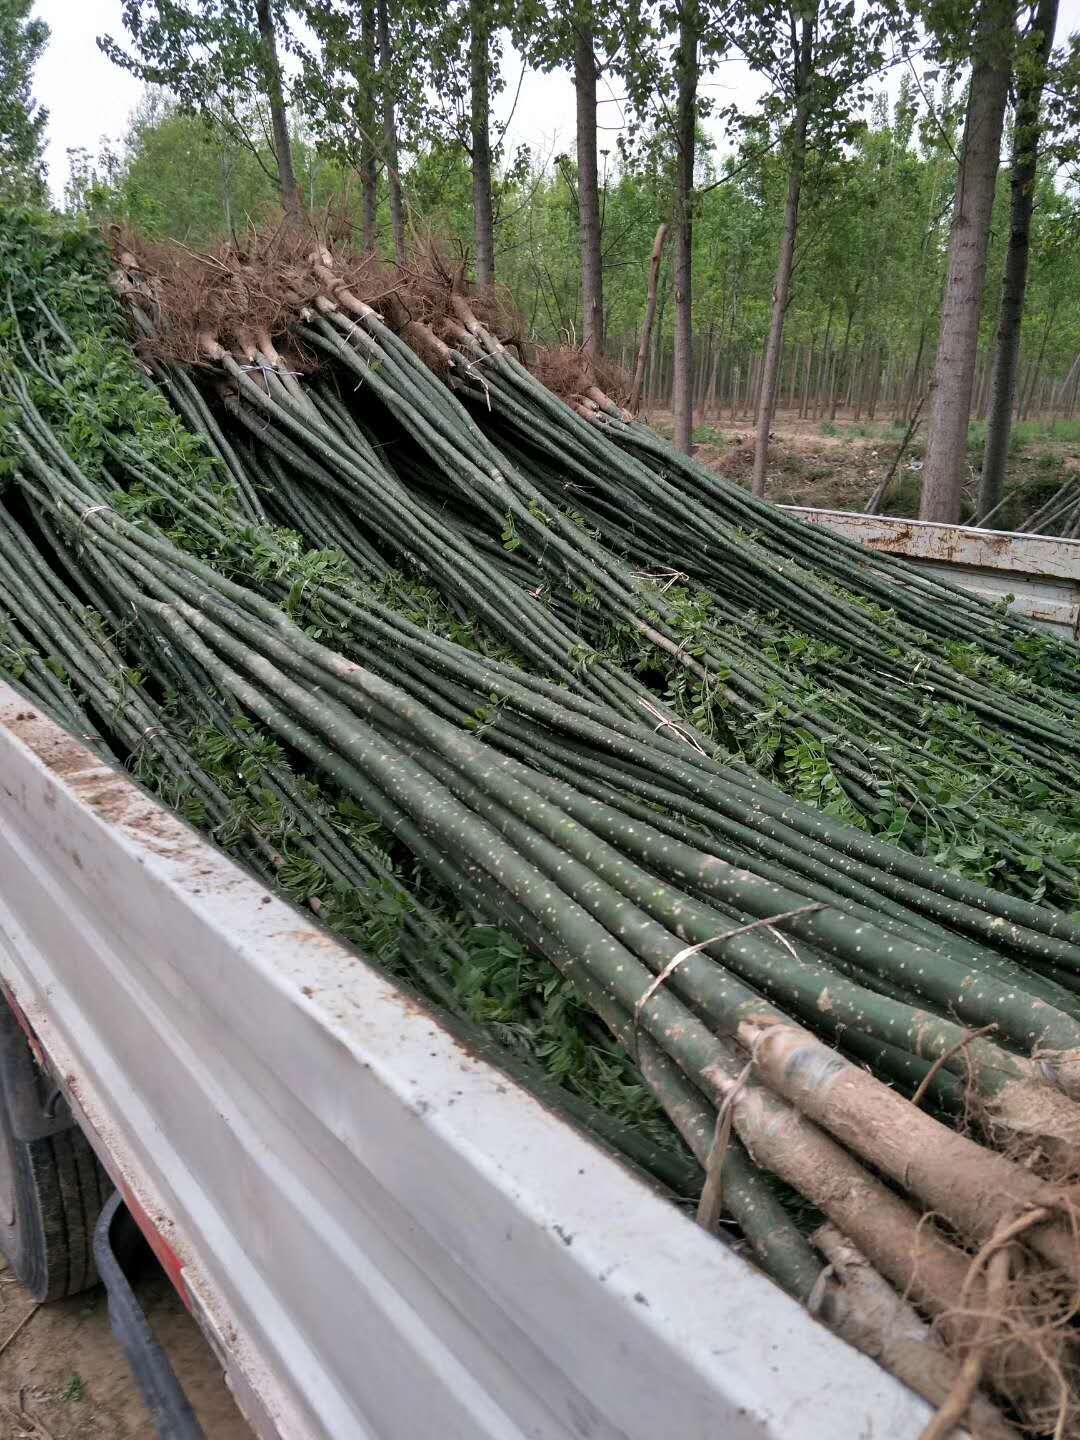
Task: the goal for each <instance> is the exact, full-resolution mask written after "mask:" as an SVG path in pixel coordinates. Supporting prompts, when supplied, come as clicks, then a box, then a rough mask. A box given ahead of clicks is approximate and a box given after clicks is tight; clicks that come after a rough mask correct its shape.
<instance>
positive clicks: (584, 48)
mask: <svg viewBox="0 0 1080 1440" xmlns="http://www.w3.org/2000/svg"><path fill="white" fill-rule="evenodd" d="M594 46H595V41H594V36H593V27H592V22H591V19H590V18H589V15H588V13H587V12H586V11H584V10H582V11H581V13H580V14H579V15H578V16H576V17H575V20H574V96H575V100H576V108H577V171H578V207H579V209H580V212H581V318H582V345H583V348H584V349H585V351H586V353H587V354H589V355H602V354H603V353H604V257H603V249H602V244H601V241H602V235H601V222H600V177H599V173H598V170H597V164H596V82H597V76H598V71H599V67H598V66H597V63H596V50H595V48H594Z"/></svg>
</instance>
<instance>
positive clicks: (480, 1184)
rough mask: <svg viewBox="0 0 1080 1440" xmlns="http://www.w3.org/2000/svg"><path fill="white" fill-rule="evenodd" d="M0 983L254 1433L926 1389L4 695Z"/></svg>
mask: <svg viewBox="0 0 1080 1440" xmlns="http://www.w3.org/2000/svg"><path fill="white" fill-rule="evenodd" d="M0 979H2V981H3V983H4V985H5V986H6V987H7V988H8V989H9V991H10V992H11V993H12V994H13V996H14V998H15V1000H16V1001H17V1004H18V1006H19V1007H20V1009H21V1010H22V1012H23V1015H24V1016H25V1017H26V1019H27V1020H28V1021H29V1024H30V1025H31V1026H32V1028H33V1031H34V1034H35V1035H36V1037H37V1040H38V1042H39V1043H40V1045H41V1047H42V1049H43V1050H44V1052H45V1055H46V1056H47V1058H48V1061H49V1062H50V1064H51V1066H52V1068H53V1071H54V1073H55V1074H56V1075H57V1076H58V1077H60V1079H61V1084H62V1086H63V1088H64V1090H65V1093H66V1094H67V1095H68V1098H69V1100H70V1101H71V1104H72V1108H73V1112H74V1113H75V1115H76V1117H77V1118H78V1119H79V1121H80V1123H81V1124H83V1125H84V1127H85V1129H86V1130H87V1133H88V1134H89V1135H90V1137H91V1139H92V1140H93V1141H94V1143H95V1146H96V1148H98V1150H99V1153H100V1155H101V1158H102V1160H103V1163H105V1164H106V1166H107V1168H108V1169H109V1170H110V1172H111V1173H112V1175H113V1177H114V1179H115V1180H116V1181H117V1182H118V1184H119V1185H120V1187H121V1189H122V1190H123V1191H124V1193H125V1195H126V1196H127V1197H128V1199H129V1204H130V1205H131V1206H132V1208H133V1212H134V1213H135V1214H136V1216H137V1218H139V1219H140V1223H143V1224H144V1225H147V1224H149V1225H150V1226H151V1227H153V1229H154V1230H156V1232H157V1236H156V1239H157V1245H158V1249H159V1253H161V1254H162V1255H163V1257H164V1258H165V1261H166V1264H167V1265H169V1267H170V1268H171V1270H172V1272H173V1274H174V1279H175V1280H176V1282H177V1283H178V1288H180V1290H181V1293H182V1294H183V1295H184V1296H185V1298H186V1300H187V1302H188V1304H189V1306H190V1308H191V1309H192V1311H193V1313H194V1314H195V1316H196V1318H197V1319H198V1320H199V1322H200V1324H201V1325H202V1327H203V1329H204V1330H205V1332H206V1333H207V1335H208V1338H210V1340H211V1343H212V1344H213V1345H214V1347H215V1349H216V1351H217V1353H218V1355H219V1357H220V1359H221V1362H222V1364H223V1367H224V1369H225V1371H226V1375H227V1377H228V1379H229V1382H230V1384H231V1385H232V1387H233V1390H234V1392H235V1394H236V1395H237V1398H238V1401H239V1403H240V1405H241V1407H242V1409H243V1410H244V1412H245V1414H246V1415H247V1417H248V1419H249V1420H250V1422H251V1424H252V1426H253V1429H254V1430H255V1431H256V1433H257V1434H258V1435H259V1436H262V1437H288V1440H301V1437H303V1440H315V1437H318V1440H326V1437H329V1440H367V1437H372V1440H376V1437H377V1440H524V1437H530V1440H574V1437H576V1440H582V1437H589V1440H615V1437H626V1440H717V1437H720V1436H722V1437H724V1440H742V1437H747V1440H749V1437H754V1440H765V1437H777V1440H817V1437H821V1440H825V1437H829V1440H835V1437H836V1436H843V1437H845V1440H846V1437H852V1440H856V1437H865V1440H871V1437H881V1440H884V1437H886V1436H888V1437H890V1440H905V1437H914V1436H915V1435H917V1434H918V1433H919V1431H920V1430H921V1429H922V1426H923V1425H924V1424H925V1422H926V1419H927V1409H926V1406H925V1405H924V1404H923V1402H922V1401H920V1400H918V1399H917V1398H916V1397H915V1396H914V1395H912V1394H911V1393H910V1392H908V1391H907V1390H906V1389H905V1388H904V1387H903V1386H901V1385H900V1384H899V1383H897V1382H896V1381H894V1380H893V1379H891V1378H890V1377H889V1376H887V1375H886V1374H885V1373H884V1372H883V1371H881V1370H879V1369H878V1368H877V1367H876V1366H875V1365H874V1364H873V1363H872V1362H871V1361H869V1360H867V1359H865V1358H864V1357H863V1356H861V1355H859V1354H857V1353H856V1352H854V1351H852V1350H850V1349H848V1348H847V1347H846V1346H845V1345H844V1344H842V1343H841V1342H840V1341H839V1340H837V1339H836V1338H834V1337H833V1336H832V1335H831V1334H830V1333H829V1332H828V1331H826V1330H825V1329H824V1328H823V1327H822V1326H819V1325H818V1324H817V1323H816V1322H815V1321H814V1320H812V1319H811V1318H810V1316H809V1315H808V1314H807V1313H806V1312H805V1311H804V1310H803V1309H802V1307H800V1306H799V1305H797V1304H795V1303H794V1302H793V1301H791V1300H790V1299H788V1297H787V1296H785V1295H784V1294H783V1293H781V1291H780V1290H779V1289H777V1288H776V1287H775V1286H774V1285H772V1284H771V1283H770V1282H769V1281H768V1280H766V1279H765V1278H764V1277H763V1276H761V1275H760V1274H758V1273H757V1272H756V1271H755V1270H753V1269H752V1268H751V1267H750V1266H749V1265H748V1264H746V1263H745V1262H744V1261H743V1260H742V1259H740V1258H739V1257H738V1256H737V1255H736V1254H734V1253H733V1252H732V1251H731V1250H729V1249H728V1248H726V1247H725V1246H724V1245H723V1244H719V1243H717V1241H716V1240H715V1239H713V1238H711V1237H708V1236H706V1235H705V1234H703V1233H702V1232H701V1231H700V1230H699V1229H698V1228H697V1226H695V1225H694V1224H693V1223H692V1222H691V1221H690V1220H689V1219H687V1218H686V1217H684V1216H683V1215H681V1214H680V1213H679V1212H678V1211H677V1210H676V1209H675V1207H673V1206H672V1205H670V1204H669V1203H667V1202H666V1201H665V1200H663V1199H662V1198H661V1197H660V1196H658V1195H656V1194H655V1193H654V1192H653V1191H652V1190H651V1189H650V1188H649V1187H648V1186H647V1185H645V1184H643V1183H642V1182H640V1181H639V1180H637V1179H636V1178H635V1177H633V1176H632V1175H631V1174H630V1173H629V1172H627V1171H626V1170H624V1169H623V1167H622V1166H620V1165H619V1164H618V1163H616V1162H615V1161H614V1160H612V1159H611V1158H610V1157H608V1156H607V1155H606V1154H604V1153H602V1152H601V1151H600V1150H599V1149H597V1148H596V1147H594V1146H592V1145H591V1144H589V1143H588V1141H586V1140H585V1139H584V1138H583V1137H581V1136H580V1135H579V1134H577V1133H576V1132H575V1131H574V1130H573V1129H572V1128H570V1127H569V1126H567V1125H566V1124H565V1123H563V1122H562V1121H561V1120H559V1119H558V1118H557V1117H555V1116H554V1115H552V1114H551V1113H550V1112H548V1111H547V1110H546V1109H545V1108H544V1107H543V1106H542V1105H541V1104H540V1103H539V1102H538V1101H537V1100H536V1099H534V1098H533V1097H532V1096H530V1095H528V1094H527V1093H526V1092H524V1091H522V1090H521V1089H520V1088H519V1087H517V1086H516V1085H515V1084H514V1083H513V1082H512V1081H510V1080H508V1079H507V1078H505V1077H504V1076H503V1075H502V1074H501V1073H500V1072H499V1071H497V1070H496V1069H494V1068H492V1067H491V1066H490V1065H488V1064H486V1063H484V1062H483V1061H481V1060H479V1059H477V1058H475V1057H474V1056H473V1055H471V1054H470V1053H468V1051H467V1050H466V1049H464V1048H463V1047H461V1046H460V1045H459V1044H457V1043H456V1042H455V1040H454V1039H453V1038H452V1037H451V1036H450V1035H449V1034H448V1033H447V1032H446V1031H445V1030H444V1029H443V1028H442V1027H441V1026H440V1025H439V1023H438V1022H437V1020H436V1019H434V1018H433V1017H432V1016H431V1015H430V1014H429V1013H428V1012H427V1010H426V1009H425V1008H424V1007H423V1006H421V1005H419V1004H417V1003H416V1002H415V1001H414V1000H411V999H410V998H408V997H407V996H405V995H404V994H403V993H402V992H401V991H400V990H398V989H397V988H395V987H394V986H393V985H392V984H391V983H389V982H388V981H387V980H386V979H385V978H384V977H382V976H381V975H380V974H379V973H378V972H377V971H375V970H374V969H373V968H371V967H370V966H368V965H367V964H366V963H365V962H364V961H363V960H362V959H360V958H359V957H358V956H357V955H356V954H355V953H353V952H352V951H350V950H348V949H347V948H345V947H344V946H343V945H341V944H339V943H338V942H337V941H336V940H334V939H333V938H332V937H330V936H329V935H328V934H326V933H325V932H324V931H322V930H320V929H318V928H317V927H316V926H315V925H314V924H312V923H311V922H310V921H309V920H308V919H307V917H306V916H304V915H302V914H301V913H300V912H298V911H297V910H295V909H293V908H292V907H291V906H289V905H287V904H285V903H283V902H281V901H279V900H277V899H276V898H274V897H272V896H271V895H270V894H269V892H267V891H266V890H265V889H264V888H263V887H262V886H261V885H259V884H258V883H257V882H256V881H254V880H253V879H251V878H249V877H248V876H247V875H246V874H245V873H244V872H242V871H241V870H240V869H239V868H238V867H237V866H236V865H234V864H233V863H232V862H231V861H230V860H228V859H227V858H225V857H224V856H222V855H221V854H219V853H218V852H217V851H216V850H214V849H213V848H212V847H210V846H209V845H207V844H206V843H205V842H204V841H203V840H201V839H200V838H199V836H197V835H196V834H195V833H194V832H193V831H192V830H190V829H189V828H188V827H187V826H185V825H184V824H183V823H181V822H180V821H178V820H177V819H176V818H174V817H173V816H172V815H171V814H170V813H168V812H167V811H166V810H164V809H162V807H161V806H160V805H158V804H157V803H156V802H155V801H154V800H152V799H151V798H149V797H148V796H147V795H146V794H145V793H144V792H143V791H141V790H140V789H139V788H138V787H137V786H136V785H135V784H133V783H132V782H131V780H130V779H128V777H127V776H125V775H123V774H122V773H119V772H118V771H116V770H115V769H112V768H110V767H108V766H106V765H103V764H102V762H101V760H100V759H99V758H98V757H97V756H96V755H95V754H94V753H93V752H91V751H90V750H88V749H87V748H86V747H85V746H83V745H82V744H81V743H79V742H78V741H76V740H73V739H72V738H71V737H70V736H68V735H67V734H66V733H65V732H64V731H62V730H60V729H58V728H57V727H56V726H55V725H53V724H52V723H51V722H49V721H48V720H46V719H45V718H44V717H43V716H42V715H41V714H40V712H38V711H37V710H35V709H34V708H33V707H32V706H31V705H29V704H27V702H26V701H24V700H23V699H22V698H20V697H19V696H18V695H17V694H16V693H15V692H14V691H13V690H11V689H10V688H9V687H7V686H4V685H0Z"/></svg>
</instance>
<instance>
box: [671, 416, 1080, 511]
mask: <svg viewBox="0 0 1080 1440" xmlns="http://www.w3.org/2000/svg"><path fill="white" fill-rule="evenodd" d="M648 418H649V420H650V421H651V422H652V423H653V424H654V425H655V426H656V428H657V429H658V430H660V431H662V432H663V433H665V434H668V435H670V434H671V433H672V429H673V425H672V419H671V415H670V413H668V412H664V411H658V412H654V413H653V414H651V415H649V417H648ZM905 428H906V427H905V426H904V425H902V424H896V423H894V422H893V420H892V419H891V417H889V416H886V417H884V418H882V417H880V416H879V417H878V418H876V419H874V420H873V421H871V420H868V419H865V418H864V419H863V420H860V421H855V420H854V419H853V418H852V417H850V416H846V415H844V414H843V413H841V414H839V415H838V416H837V418H836V419H835V420H833V421H830V420H828V419H823V418H819V419H799V417H798V415H797V414H795V413H788V412H781V413H780V414H778V415H777V417H776V419H775V421H774V422H773V435H774V437H775V438H774V440H773V443H772V444H771V445H770V447H769V490H768V496H769V499H770V500H775V501H776V503H777V504H779V505H818V506H821V507H822V508H824V509H831V510H862V509H864V508H865V505H866V502H867V500H868V499H869V497H870V495H871V494H872V493H873V492H874V490H875V488H876V487H877V485H878V483H879V482H880V481H881V480H882V479H883V478H884V476H885V474H886V472H887V471H888V470H889V468H890V467H891V465H892V463H893V460H894V459H895V457H896V453H897V449H898V447H899V445H900V442H901V440H902V438H903V435H904V430H905ZM1016 430H1017V431H1018V432H1019V433H1017V434H1016V435H1015V437H1014V445H1013V448H1012V450H1011V452H1010V456H1009V464H1008V476H1007V480H1006V490H1007V491H1011V490H1013V488H1014V487H1015V495H1014V497H1013V498H1012V499H1011V500H1009V501H1008V502H1007V503H1006V505H1005V506H1004V507H1003V508H1002V510H1001V513H1000V517H999V518H998V519H997V520H996V521H995V525H997V526H998V527H999V528H1000V529H1002V530H1007V529H1010V528H1012V527H1013V526H1014V525H1016V524H1018V523H1019V522H1020V521H1021V520H1022V519H1023V517H1024V516H1025V515H1028V514H1031V513H1032V511H1033V510H1035V509H1037V508H1038V506H1039V505H1040V504H1042V503H1043V501H1044V500H1045V499H1047V498H1049V496H1050V494H1051V493H1052V492H1053V491H1054V490H1056V489H1057V488H1058V487H1059V486H1060V485H1062V484H1063V483H1064V482H1065V481H1066V480H1068V479H1070V478H1072V476H1074V475H1076V474H1077V473H1078V472H1080V424H1078V423H1077V422H1075V421H1065V422H1057V423H1055V424H1054V425H1053V426H1050V425H1048V424H1040V423H1039V422H1030V423H1027V422H1025V424H1023V425H1018V426H1017V427H1016ZM980 434H981V427H978V426H974V427H973V430H972V442H971V448H970V453H969V465H968V470H969V483H968V485H967V487H966V495H967V499H968V503H969V506H971V505H973V503H974V499H975V493H976V489H977V485H978V471H979V466H980V464H981V458H982V456H981V448H980V446H981V438H980ZM694 440H695V445H696V449H695V456H696V458H697V459H698V460H700V461H702V462H703V463H704V464H706V465H708V466H710V468H712V469H715V470H718V471H719V472H720V473H721V474H724V475H727V476H728V477H729V478H730V479H732V480H735V481H737V482H738V483H740V484H745V485H746V486H749V484H750V471H751V467H752V466H753V461H754V425H753V420H752V418H751V417H749V416H737V417H736V418H735V419H734V420H732V419H731V417H730V416H729V415H727V414H725V415H724V416H722V417H718V418H715V419H708V418H706V417H701V418H700V423H698V424H697V426H696V427H695V430H694ZM925 441H926V436H925V431H924V429H923V428H919V429H918V430H916V432H915V435H914V436H913V438H912V440H911V442H910V444H909V445H908V447H907V449H906V450H905V452H904V454H903V457H902V458H901V461H900V463H899V465H898V466H897V468H896V472H895V474H894V476H893V479H892V481H891V483H890V489H889V492H888V499H887V501H886V504H885V505H884V507H883V513H884V514H887V515H900V516H909V515H916V514H917V513H918V509H919V486H920V478H921V470H922V461H923V457H924V455H925V451H926V444H925Z"/></svg>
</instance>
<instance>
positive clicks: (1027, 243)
mask: <svg viewBox="0 0 1080 1440" xmlns="http://www.w3.org/2000/svg"><path fill="white" fill-rule="evenodd" d="M1057 12H1058V0H1039V3H1038V5H1037V6H1036V9H1035V14H1034V16H1033V18H1032V28H1033V30H1034V31H1035V32H1036V34H1035V36H1034V43H1035V47H1036V49H1035V54H1034V56H1033V57H1032V58H1033V60H1034V62H1035V64H1034V69H1033V71H1032V72H1031V74H1030V75H1028V76H1026V77H1025V79H1024V81H1023V83H1022V84H1021V86H1020V90H1019V94H1018V95H1017V101H1016V120H1015V124H1014V128H1013V156H1012V182H1011V186H1010V195H1009V248H1008V251H1007V252H1006V255H1005V275H1004V278H1003V280H1002V283H1001V314H1000V317H999V319H998V331H997V344H996V348H995V350H994V371H993V378H992V380H991V382H990V411H989V414H988V416H987V422H986V448H985V451H984V453H983V468H982V475H981V476H980V478H979V504H978V514H979V516H983V515H988V514H989V513H990V511H991V510H994V509H996V508H997V505H998V504H999V502H1000V500H1001V492H1002V488H1003V486H1004V484H1005V467H1006V464H1007V461H1008V454H1009V436H1010V434H1011V433H1012V417H1013V406H1014V404H1015V401H1016V372H1017V367H1018V364H1019V360H1020V330H1021V326H1022V324H1023V319H1024V292H1025V290H1026V289H1027V276H1028V257H1029V254H1030V250H1031V216H1032V213H1033V211H1034V209H1035V174H1036V171H1037V169H1038V164H1039V105H1040V102H1041V100H1042V89H1043V81H1044V79H1045V74H1046V62H1047V61H1048V60H1049V58H1050V49H1051V46H1052V45H1053V43H1054V27H1055V26H1056V25H1057Z"/></svg>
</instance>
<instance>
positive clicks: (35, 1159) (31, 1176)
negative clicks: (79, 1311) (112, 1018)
mask: <svg viewBox="0 0 1080 1440" xmlns="http://www.w3.org/2000/svg"><path fill="white" fill-rule="evenodd" d="M50 1092H51V1093H50ZM112 1189H113V1186H112V1182H111V1181H110V1180H109V1177H108V1176H107V1175H106V1173H105V1171H104V1170H103V1169H102V1168H101V1165H100V1163H99V1161H98V1158H97V1156H96V1155H95V1154H94V1151H93V1149H92V1148H91V1146H90V1143H89V1141H88V1140H87V1138H86V1136H85V1135H84V1134H83V1133H82V1131H81V1130H80V1129H79V1127H78V1125H76V1124H75V1122H74V1120H73V1119H72V1118H71V1113H70V1111H69V1110H68V1107H67V1104H66V1102H65V1101H64V1100H63V1098H62V1096H60V1095H58V1094H57V1093H56V1092H55V1091H53V1090H52V1087H51V1086H50V1085H49V1082H48V1078H47V1077H46V1076H45V1074H44V1073H43V1072H42V1070H41V1069H40V1068H39V1066H38V1065H37V1063H36V1061H35V1060H34V1056H33V1054H32V1052H31V1050H30V1046H29V1044H28V1043H27V1039H26V1036H25V1035H24V1034H23V1032H22V1030H21V1029H20V1027H19V1023H18V1021H17V1020H16V1019H15V1016H14V1014H13V1013H12V1011H11V1008H10V1006H9V1005H8V1004H7V1003H6V1001H5V1000H4V999H3V998H2V996H0V1250H2V1251H3V1253H4V1255H5V1256H6V1258H7V1262H8V1264H9V1265H10V1267H11V1269H12V1271H13V1272H14V1273H15V1275H16V1276H17V1278H18V1279H19V1280H21V1281H22V1283H23V1285H25V1286H26V1288H27V1290H29V1292H30V1294H31V1295H32V1296H33V1298H34V1299H35V1300H58V1299H60V1298H61V1297H62V1296H64V1295H77V1294H78V1293H79V1291H80V1290H86V1289H88V1288H89V1287H90V1286H92V1285H96V1284H97V1279H98V1275H97V1267H96V1266H95V1264H94V1226H95V1224H96V1223H97V1218H98V1215H99V1214H100V1213H101V1208H102V1206H103V1205H104V1203H105V1201H106V1200H107V1199H108V1197H109V1195H110V1193H111V1192H112Z"/></svg>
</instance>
